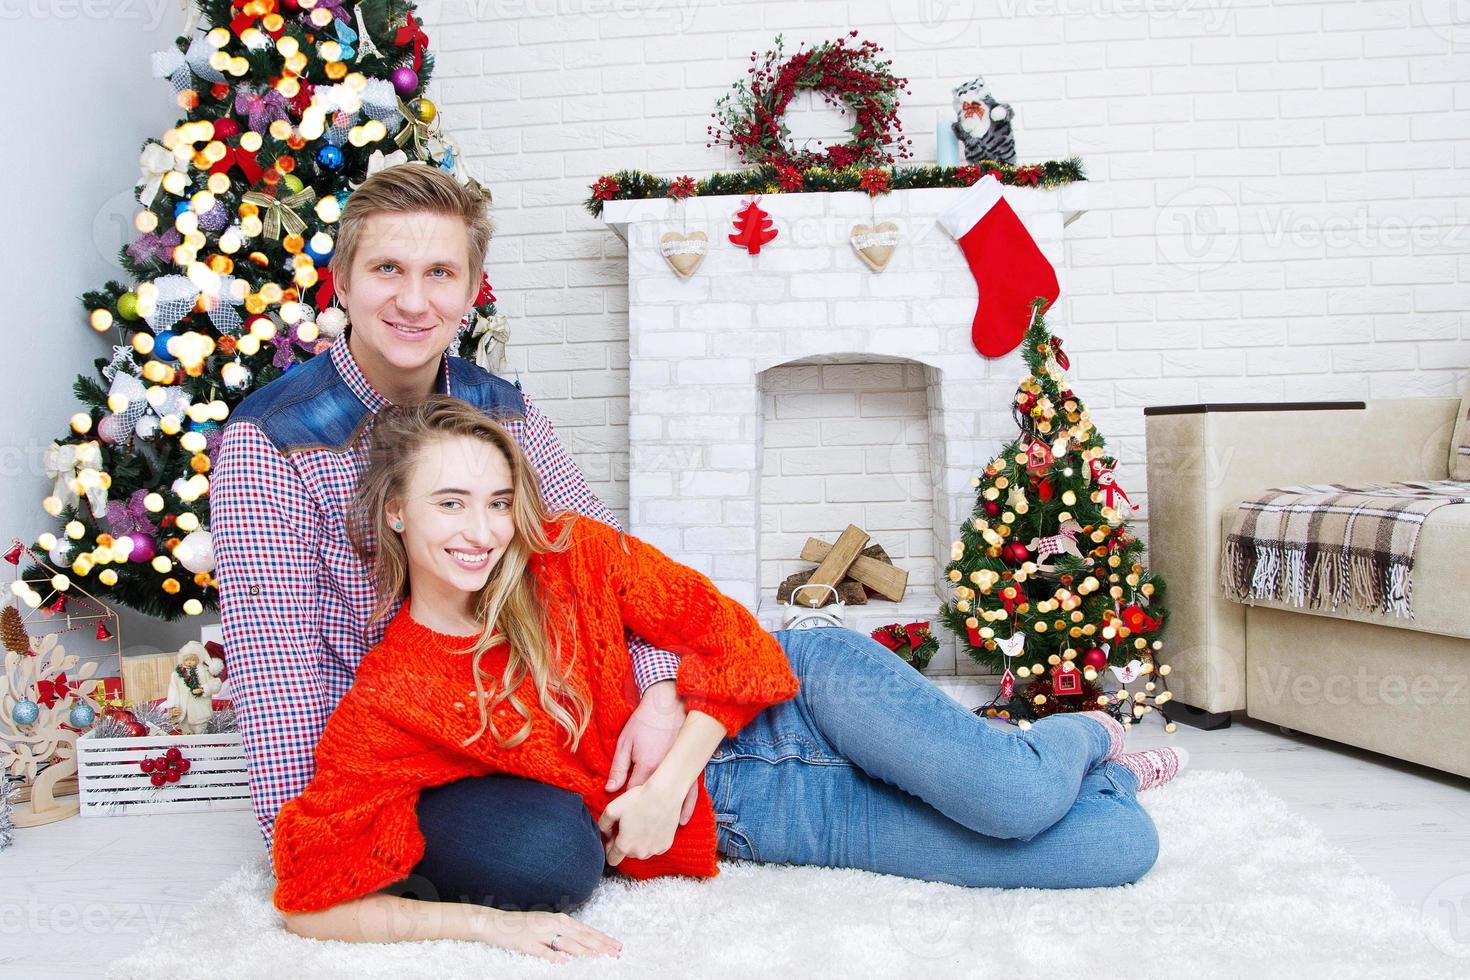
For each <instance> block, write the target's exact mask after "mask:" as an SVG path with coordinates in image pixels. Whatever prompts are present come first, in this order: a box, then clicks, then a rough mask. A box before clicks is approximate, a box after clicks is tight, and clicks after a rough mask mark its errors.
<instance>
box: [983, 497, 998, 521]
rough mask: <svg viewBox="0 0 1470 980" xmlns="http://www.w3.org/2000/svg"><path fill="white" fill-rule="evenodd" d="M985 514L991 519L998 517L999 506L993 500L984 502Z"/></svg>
mask: <svg viewBox="0 0 1470 980" xmlns="http://www.w3.org/2000/svg"><path fill="white" fill-rule="evenodd" d="M985 513H987V514H989V515H990V516H991V517H999V516H1000V504H999V503H998V502H997V501H994V500H987V501H985Z"/></svg>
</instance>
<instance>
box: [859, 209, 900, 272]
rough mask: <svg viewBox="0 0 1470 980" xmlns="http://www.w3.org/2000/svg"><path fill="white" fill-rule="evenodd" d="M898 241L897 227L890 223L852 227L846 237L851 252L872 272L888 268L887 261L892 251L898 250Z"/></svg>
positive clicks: (891, 255) (891, 256)
mask: <svg viewBox="0 0 1470 980" xmlns="http://www.w3.org/2000/svg"><path fill="white" fill-rule="evenodd" d="M898 239H899V232H898V225H897V224H895V223H894V222H892V221H883V222H880V223H878V224H876V225H862V224H859V225H853V226H852V232H851V233H850V234H849V235H848V241H849V242H851V243H852V247H853V251H855V252H857V254H858V258H860V259H862V260H863V264H864V265H866V266H867V267H868V268H869V269H872V270H873V271H874V272H882V271H883V270H884V269H885V268H887V267H888V260H889V259H891V258H893V252H894V249H896V248H898Z"/></svg>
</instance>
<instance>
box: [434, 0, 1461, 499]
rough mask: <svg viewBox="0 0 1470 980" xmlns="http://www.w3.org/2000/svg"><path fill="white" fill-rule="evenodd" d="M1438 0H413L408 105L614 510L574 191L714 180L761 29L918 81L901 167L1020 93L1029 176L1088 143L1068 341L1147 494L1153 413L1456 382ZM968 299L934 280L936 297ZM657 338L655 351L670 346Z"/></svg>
mask: <svg viewBox="0 0 1470 980" xmlns="http://www.w3.org/2000/svg"><path fill="white" fill-rule="evenodd" d="M1457 10H1458V8H1457V6H1456V5H1455V4H1453V3H1450V2H1447V0H1375V2H1360V0H1340V2H1320V0H1319V2H1286V0H1280V2H1275V3H1269V2H1265V0H1231V2H1227V0H1151V2H1149V3H1146V4H1144V3H1133V2H1128V0H1094V2H1091V3H1071V2H1060V3H1059V2H1029V0H953V2H948V3H943V4H921V3H910V2H908V0H845V2H842V0H804V2H794V0H787V2H783V3H775V2H762V0H745V2H717V0H585V2H581V3H570V4H567V3H561V4H557V3H553V2H552V0H524V2H519V3H518V2H511V0H499V2H489V0H479V2H477V3H475V4H473V5H471V4H467V3H463V2H455V0H438V2H435V0H429V2H426V3H425V4H424V5H423V7H422V10H421V12H422V15H423V20H424V21H425V23H426V25H427V28H428V31H429V34H430V36H431V38H432V39H433V43H434V45H435V47H436V49H437V50H438V51H439V53H440V67H439V72H438V75H437V76H436V82H435V85H434V90H433V92H432V93H431V94H432V96H433V97H434V98H436V99H437V100H438V102H439V104H440V107H441V109H442V111H443V116H444V122H445V124H446V126H447V127H448V128H449V129H450V130H451V131H452V132H453V133H454V135H455V136H456V137H457V138H458V139H459V140H460V142H461V145H462V146H463V148H464V150H465V151H466V153H467V154H468V155H469V157H468V162H469V166H470V167H471V168H472V170H473V171H474V172H475V173H476V174H477V176H479V177H480V178H481V179H482V180H484V181H485V182H486V183H487V184H488V185H489V186H490V187H491V188H492V189H493V190H494V193H495V196H496V201H497V215H498V222H499V229H500V231H499V234H498V235H497V237H496V239H495V241H494V242H493V243H492V245H491V249H490V257H489V262H490V274H491V281H492V282H493V283H494V284H495V286H496V295H497V296H498V297H499V298H500V300H501V303H502V306H503V307H504V309H505V310H506V312H508V313H509V314H510V315H511V317H512V342H511V350H510V358H511V362H512V364H513V365H514V366H516V367H517V368H519V369H520V370H521V373H522V381H523V383H524V384H525V386H526V389H527V391H528V392H529V393H530V394H531V395H532V396H533V397H535V398H538V399H539V400H540V401H541V402H542V404H543V406H544V407H545V408H546V409H547V410H548V412H549V413H550V415H551V417H552V418H553V419H554V420H555V421H556V422H557V424H558V426H559V428H560V430H561V432H562V434H563V436H564V438H565V439H566V441H567V443H568V444H569V445H570V447H571V449H572V451H573V452H574V453H576V454H577V458H578V460H579V461H580V462H581V464H582V466H583V467H584V468H585V469H586V471H587V472H588V474H589V476H590V477H591V478H592V479H593V480H594V483H595V484H596V488H597V490H598V491H599V492H601V493H602V494H603V495H604V496H605V497H606V499H607V500H608V501H609V502H610V503H611V504H612V505H613V506H614V508H616V509H618V510H620V511H623V512H626V506H627V500H628V496H627V484H626V476H627V452H628V448H627V447H628V428H627V410H628V409H627V401H626V398H627V395H626V392H627V388H626V385H627V373H626V372H627V369H628V363H629V362H628V351H627V347H626V338H627V307H628V302H627V301H628V297H627V289H626V286H625V285H624V280H623V279H622V276H623V275H624V273H625V269H626V264H625V263H626V258H625V253H624V246H623V245H622V243H621V242H620V241H619V240H618V239H617V238H616V237H615V236H614V235H613V234H612V233H611V232H609V231H608V230H607V229H606V228H605V227H604V226H603V225H602V224H601V223H600V222H597V221H595V220H593V219H591V218H590V217H588V216H587V215H586V214H585V213H584V212H583V211H582V209H581V201H582V199H583V198H584V197H585V195H586V191H587V185H588V184H589V183H590V182H591V181H592V179H593V178H595V177H596V176H598V175H599V174H601V173H604V172H608V171H611V170H615V169H618V168H620V167H641V168H644V169H648V170H651V171H654V172H656V173H659V174H662V175H667V176H673V175H677V174H680V173H685V172H687V173H691V174H694V175H696V176H701V175H704V174H707V173H709V172H710V171H711V170H714V169H720V168H725V169H728V168H731V167H733V166H734V165H735V161H734V160H732V159H731V158H730V157H729V156H728V155H727V154H725V153H724V152H722V151H719V150H711V149H706V148H705V145H704V144H705V138H706V136H705V126H706V125H707V124H708V122H709V116H708V114H709V111H710V110H711V109H712V107H713V105H714V102H715V99H716V98H717V97H718V96H719V95H720V94H721V93H722V92H724V91H725V90H726V88H727V86H728V85H729V84H730V82H731V81H733V80H735V79H736V78H739V77H741V76H742V75H743V73H744V69H745V68H746V67H747V66H748V65H749V61H748V58H749V54H750V52H751V51H753V50H765V49H766V48H767V47H768V46H769V44H770V42H771V39H772V38H773V37H774V35H775V34H776V33H778V32H781V33H784V34H785V36H786V38H787V41H788V45H789V47H790V48H793V49H794V47H795V45H796V43H797V42H799V41H802V40H808V41H814V40H822V39H826V38H830V37H833V36H835V35H837V34H838V33H839V32H841V31H842V30H845V29H847V28H849V27H856V28H859V29H861V30H862V32H863V35H864V36H866V37H871V38H873V39H875V40H877V41H878V42H879V43H881V44H883V45H885V46H886V47H887V49H888V53H889V54H890V55H891V56H892V58H893V60H894V67H895V70H896V71H897V72H899V73H900V74H905V75H907V76H908V78H909V80H910V89H911V90H912V92H911V94H909V95H908V96H906V97H905V99H904V109H903V112H902V118H903V121H904V124H905V129H906V131H907V133H908V134H909V135H911V136H912V137H914V139H915V144H916V145H915V149H916V153H917V159H918V160H929V159H932V158H933V148H934V142H933V132H932V130H933V115H934V109H935V108H936V107H937V106H940V105H942V104H947V102H948V92H949V89H950V87H951V86H952V85H953V84H955V83H956V82H957V81H960V80H962V79H965V78H969V77H972V76H973V75H975V74H976V73H983V74H984V75H985V77H986V80H987V81H988V82H989V83H990V85H991V87H992V89H993V91H995V93H996V94H997V95H998V97H1000V98H1001V99H1003V100H1006V101H1009V102H1011V103H1012V105H1013V106H1014V107H1015V109H1016V112H1017V116H1018V122H1017V145H1018V148H1019V151H1020V155H1021V159H1022V160H1023V161H1035V160H1042V159H1047V158H1054V157H1065V156H1071V155H1074V154H1075V155H1079V156H1081V157H1082V158H1083V160H1084V162H1085V164H1086V166H1087V170H1088V172H1089V174H1090V175H1091V177H1092V179H1093V181H1094V182H1095V186H1094V187H1093V189H1092V190H1093V193H1092V198H1091V207H1092V211H1091V213H1089V214H1088V215H1086V216H1085V217H1084V218H1083V219H1082V220H1081V221H1079V222H1078V223H1077V225H1076V226H1074V227H1073V228H1071V229H1069V236H1070V237H1069V244H1068V246H1067V248H1068V251H1069V255H1068V260H1069V263H1070V267H1071V268H1070V272H1069V277H1068V281H1067V283H1066V289H1065V292H1064V294H1063V303H1065V304H1066V307H1067V310H1066V314H1067V319H1068V321H1069V323H1070V327H1069V333H1068V336H1067V341H1068V347H1069V349H1070V350H1071V351H1072V352H1073V353H1074V355H1075V356H1074V361H1073V363H1074V374H1075V375H1076V382H1077V387H1078V390H1079V392H1080V393H1081V394H1083V396H1084V397H1085V398H1086V399H1087V400H1088V402H1089V404H1090V405H1092V406H1093V408H1094V410H1095V413H1096V415H1097V416H1098V419H1099V422H1100V424H1101V425H1102V426H1103V427H1104V432H1105V434H1106V435H1108V436H1109V437H1110V441H1111V443H1112V445H1113V446H1114V448H1115V449H1116V450H1117V452H1118V453H1119V455H1120V456H1121V457H1122V458H1123V460H1124V463H1123V465H1122V467H1121V468H1120V470H1119V477H1120V480H1121V482H1122V483H1123V484H1124V485H1125V486H1127V487H1129V488H1130V490H1131V491H1132V496H1133V497H1134V499H1135V500H1141V499H1142V488H1143V485H1144V473H1143V466H1142V458H1143V427H1142V419H1141V410H1142V407H1143V406H1145V405H1149V404H1164V403H1169V402H1179V401H1198V400H1210V399H1215V400H1218V399H1227V400H1237V401H1238V400H1246V399H1283V398H1316V397H1322V398H1362V397H1400V396H1414V395H1445V394H1452V393H1454V392H1456V391H1457V390H1458V389H1459V386H1460V384H1461V383H1462V381H1463V380H1464V378H1465V376H1466V368H1467V366H1470V326H1467V322H1466V316H1465V312H1464V311H1465V308H1466V305H1467V301H1470V251H1467V244H1470V234H1467V230H1466V221H1467V218H1470V205H1467V203H1466V202H1467V200H1470V193H1467V192H1470V139H1467V137H1470V112H1467V109H1470V56H1467V54H1466V53H1465V52H1466V50H1467V42H1470V25H1467V24H1466V23H1464V21H1463V17H1462V19H1461V20H1460V21H1459V22H1456V21H1455V17H1456V11H1457ZM556 11H560V13H555V12H556ZM925 11H927V14H925V13H923V12H925ZM1456 40H1458V42H1459V46H1458V48H1456V47H1454V46H1453V42H1454V41H1456ZM834 247H845V246H840V245H839V246H834ZM813 279H814V280H816V281H806V282H804V283H803V285H802V286H801V287H800V288H801V289H802V290H806V289H810V290H815V291H817V292H818V293H819V296H818V297H808V296H805V295H803V294H802V293H801V292H798V291H797V289H796V287H794V286H793V289H792V292H791V298H790V299H789V300H788V301H787V302H789V303H791V304H794V305H795V304H801V303H803V302H804V301H806V300H808V299H809V298H820V296H825V295H827V291H828V290H841V289H842V288H843V283H842V281H841V279H840V277H834V278H833V279H832V280H830V281H822V280H820V279H818V278H817V277H813ZM686 285H694V286H696V288H697V284H696V283H693V282H691V283H689V284H686ZM973 289H974V287H973V285H972V284H970V283H967V282H964V281H961V280H959V279H956V278H954V277H946V278H944V279H943V280H942V281H940V282H938V283H936V292H937V293H939V294H941V295H944V296H947V297H951V298H953V299H954V300H955V301H956V304H955V305H956V306H957V307H959V306H964V305H965V304H966V303H970V302H972V301H973V300H972V297H973ZM875 295H876V294H875ZM731 298H733V297H726V296H719V295H711V296H710V297H709V300H710V302H712V303H720V302H724V301H726V300H728V299H731ZM845 312H851V313H855V314H858V315H863V310H862V309H860V308H857V307H854V308H853V309H852V310H850V311H845ZM962 326H963V324H962V323H957V324H956V326H955V329H957V330H958V329H962ZM669 328H670V330H672V331H675V332H673V333H671V334H670V336H669V337H668V338H667V340H666V341H665V343H667V344H668V345H669V353H670V355H671V356H672V355H677V354H678V353H679V350H678V348H679V345H680V343H681V339H680V337H679V336H678V334H677V332H676V331H677V324H669ZM712 353H716V354H718V353H722V352H720V351H715V352H712Z"/></svg>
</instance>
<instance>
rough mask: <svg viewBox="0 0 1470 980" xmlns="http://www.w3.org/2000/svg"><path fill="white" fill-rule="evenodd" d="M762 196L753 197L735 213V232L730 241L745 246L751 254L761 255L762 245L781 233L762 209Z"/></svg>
mask: <svg viewBox="0 0 1470 980" xmlns="http://www.w3.org/2000/svg"><path fill="white" fill-rule="evenodd" d="M759 201H760V198H758V197H756V198H751V199H750V200H748V201H746V202H745V204H744V205H742V207H741V208H740V210H739V211H738V212H736V214H735V219H734V220H735V234H733V235H730V236H729V238H730V243H731V244H732V245H738V246H740V247H742V248H744V249H745V250H746V251H747V252H749V253H750V254H751V255H759V254H760V250H761V246H762V245H768V244H770V243H771V242H772V241H774V240H775V238H776V235H777V234H779V232H778V231H777V229H776V228H774V227H773V222H772V221H771V216H770V214H769V213H768V212H766V211H764V210H762V209H761V206H760V204H759Z"/></svg>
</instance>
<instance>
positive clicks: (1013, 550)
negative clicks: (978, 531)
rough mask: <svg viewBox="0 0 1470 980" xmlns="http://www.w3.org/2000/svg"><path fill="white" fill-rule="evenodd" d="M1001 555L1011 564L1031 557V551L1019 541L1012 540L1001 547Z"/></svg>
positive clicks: (1019, 562)
mask: <svg viewBox="0 0 1470 980" xmlns="http://www.w3.org/2000/svg"><path fill="white" fill-rule="evenodd" d="M1001 555H1002V556H1003V557H1004V558H1005V560H1006V561H1008V562H1010V563H1011V564H1013V565H1019V564H1021V563H1022V562H1023V561H1026V560H1027V559H1029V558H1030V557H1031V552H1029V551H1027V550H1026V546H1025V545H1024V544H1022V543H1021V542H1019V541H1012V542H1011V543H1010V544H1008V545H1006V546H1005V547H1004V548H1002V549H1001Z"/></svg>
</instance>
